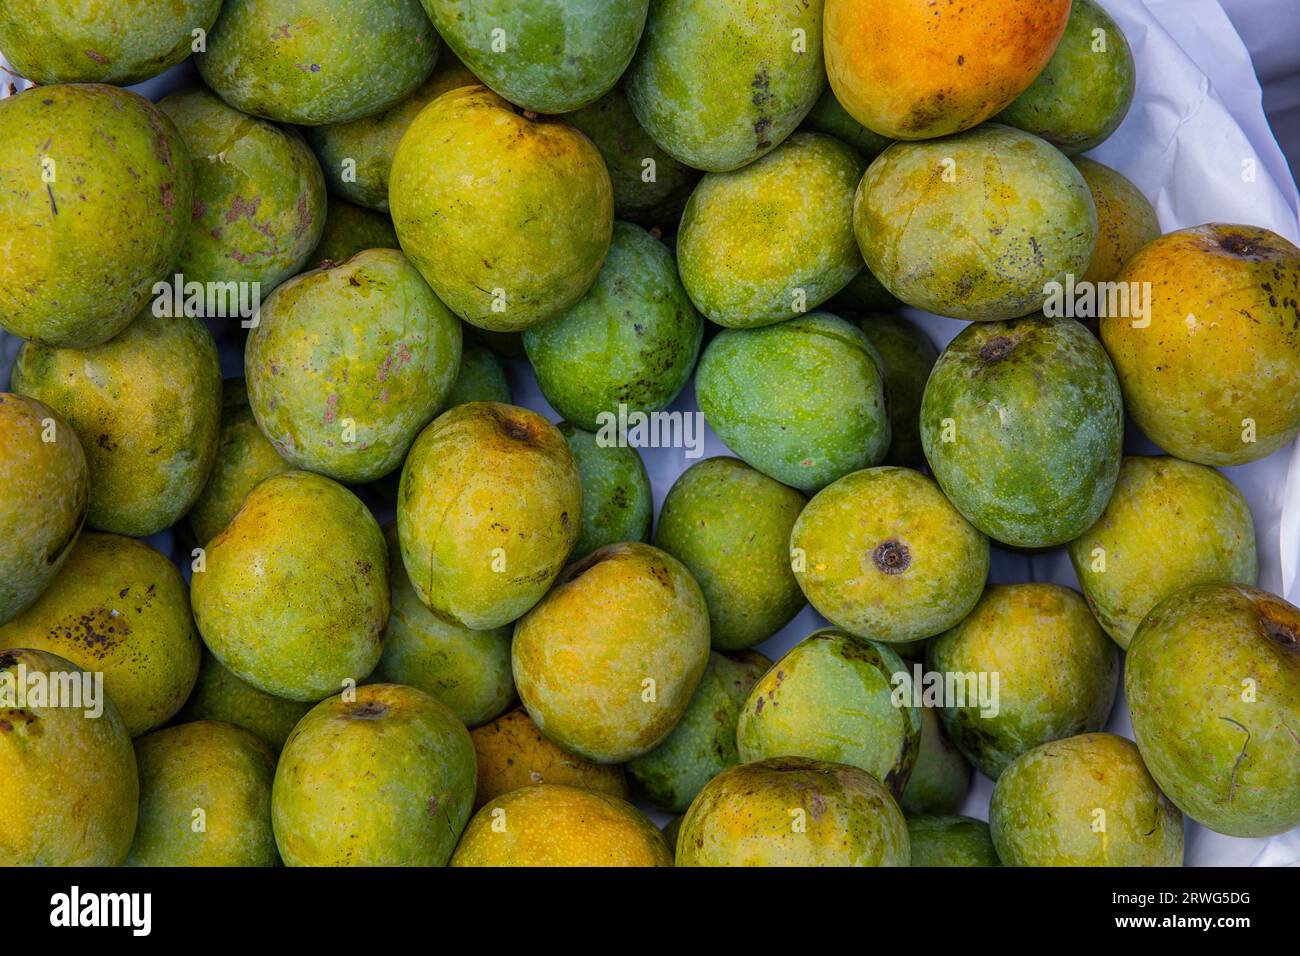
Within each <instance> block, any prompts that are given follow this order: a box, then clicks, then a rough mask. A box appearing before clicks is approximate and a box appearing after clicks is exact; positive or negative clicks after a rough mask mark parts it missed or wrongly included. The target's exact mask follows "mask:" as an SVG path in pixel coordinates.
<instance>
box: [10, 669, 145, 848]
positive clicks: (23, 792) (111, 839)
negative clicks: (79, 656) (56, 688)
mask: <svg viewBox="0 0 1300 956" xmlns="http://www.w3.org/2000/svg"><path fill="white" fill-rule="evenodd" d="M20 665H21V666H23V667H24V668H25V673H26V675H27V678H28V679H29V680H30V678H31V676H32V675H33V674H34V673H35V672H38V671H39V672H40V673H42V674H49V675H65V674H69V673H75V674H77V675H78V680H80V677H79V675H80V668H78V667H77V666H76V665H75V664H72V663H71V662H69V661H66V660H64V659H63V658H61V657H56V656H55V655H53V654H49V653H47V652H45V651H38V650H17V651H0V674H5V675H7V676H6V677H4V678H0V680H3V681H4V683H5V684H6V685H7V686H8V688H10V689H12V688H13V687H14V684H15V683H16V682H17V681H18V680H19V679H20V677H19V671H18V668H19V666H20ZM51 679H53V678H51ZM15 702H16V701H15ZM103 705H104V712H103V714H101V715H100V716H99V717H87V716H85V710H84V709H82V710H78V709H73V708H71V707H33V706H28V707H25V708H23V709H17V708H4V709H0V766H3V767H4V768H5V772H4V773H3V774H0V805H2V806H4V807H5V812H4V813H3V814H0V866H117V865H118V864H119V863H121V862H122V860H123V859H125V857H126V854H127V851H128V850H129V849H130V847H131V836H132V834H133V833H134V832H135V821H136V814H137V813H138V812H139V802H140V781H139V778H138V777H137V776H136V767H135V753H134V751H133V750H132V749H131V736H130V734H128V733H127V732H126V726H125V725H124V724H123V723H122V717H121V715H119V714H118V711H117V708H116V707H115V706H114V705H113V701H112V700H111V699H109V698H108V695H107V693H105V695H104V700H103Z"/></svg>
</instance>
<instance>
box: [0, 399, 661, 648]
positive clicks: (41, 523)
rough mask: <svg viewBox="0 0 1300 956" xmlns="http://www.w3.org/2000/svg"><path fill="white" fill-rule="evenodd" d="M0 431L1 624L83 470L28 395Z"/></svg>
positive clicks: (31, 585)
mask: <svg viewBox="0 0 1300 956" xmlns="http://www.w3.org/2000/svg"><path fill="white" fill-rule="evenodd" d="M46 422H50V423H51V425H50V427H51V429H52V430H51V431H48V432H47V430H46V425H45V423H46ZM47 434H48V435H50V436H52V437H53V439H54V440H53V441H48V442H47V441H45V440H44V436H46V435H47ZM0 435H3V436H4V441H3V442H0V625H3V624H4V623H5V622H6V621H10V620H12V619H13V618H14V617H15V616H16V615H17V614H19V613H20V612H21V611H24V610H26V609H27V608H28V607H31V605H32V602H33V601H35V600H36V599H37V598H38V597H39V596H40V594H41V592H42V591H44V590H45V589H46V588H47V587H49V586H50V583H51V582H53V581H54V579H55V577H56V575H58V573H59V569H60V568H61V567H63V562H64V561H66V560H67V557H68V554H69V553H70V552H71V551H72V546H73V544H74V543H75V542H76V540H77V535H78V534H80V533H81V525H82V522H83V521H84V520H85V518H86V504H87V501H88V500H89V471H88V469H87V467H86V453H85V452H84V451H82V448H81V440H80V439H78V438H77V433H76V432H74V431H73V430H72V428H71V427H69V425H68V424H67V422H65V421H64V420H63V419H62V418H60V417H59V415H57V414H56V413H55V412H54V410H53V409H51V408H49V407H48V406H46V405H43V404H41V403H40V402H38V401H36V400H35V399H31V398H26V397H24V396H22V395H15V394H13V393H12V392H0ZM647 530H649V528H647Z"/></svg>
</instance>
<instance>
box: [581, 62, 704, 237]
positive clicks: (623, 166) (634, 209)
mask: <svg viewBox="0 0 1300 956" xmlns="http://www.w3.org/2000/svg"><path fill="white" fill-rule="evenodd" d="M564 118H565V119H566V120H568V121H569V122H570V123H572V124H573V125H574V126H576V127H577V128H578V129H579V130H581V131H582V132H583V133H584V134H586V136H587V138H588V139H590V140H591V141H592V142H593V143H595V144H596V148H597V149H598V150H600V155H601V157H602V158H603V159H604V160H605V165H606V167H608V169H609V178H610V182H611V184H612V185H613V187H614V215H615V216H616V217H618V218H619V219H625V220H627V221H629V222H634V223H636V224H637V225H639V226H645V227H646V228H647V229H649V228H651V227H658V228H660V229H662V230H663V231H664V232H673V231H675V230H676V228H677V224H678V222H679V221H680V220H681V218H682V210H683V209H685V208H686V200H687V199H689V198H690V195H691V191H692V190H693V189H694V188H695V184H696V183H697V182H699V180H700V176H701V173H700V171H699V170H698V169H692V168H691V167H690V166H687V165H686V164H685V163H682V162H679V161H677V160H676V159H674V158H673V157H672V156H670V155H668V153H666V152H664V151H663V150H662V149H660V147H659V144H658V143H656V142H655V141H654V140H653V139H651V138H650V136H649V134H648V133H646V131H645V130H643V129H642V128H641V124H640V123H638V122H637V120H636V114H635V113H633V112H632V105H631V104H630V103H629V102H628V101H627V93H626V92H624V90H623V87H622V86H621V85H620V86H618V87H616V88H614V89H613V90H610V92H608V93H607V94H605V95H604V96H602V97H601V98H600V99H599V100H597V101H596V102H595V103H592V104H591V105H590V106H584V107H583V108H582V109H580V110H575V111H574V112H572V113H569V114H567V115H566V116H565V117H564ZM646 160H653V162H654V166H653V170H654V178H653V181H652V182H646V181H645V179H644V177H645V176H646V175H648V167H647V166H646Z"/></svg>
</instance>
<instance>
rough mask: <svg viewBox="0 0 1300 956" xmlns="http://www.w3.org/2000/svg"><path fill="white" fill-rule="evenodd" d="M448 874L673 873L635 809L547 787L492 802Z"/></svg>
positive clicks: (658, 837)
mask: <svg viewBox="0 0 1300 956" xmlns="http://www.w3.org/2000/svg"><path fill="white" fill-rule="evenodd" d="M451 865H452V866H535V867H552V866H600V867H606V866H617V867H623V866H672V865H673V855H672V853H671V852H670V851H669V849H668V845H667V844H666V843H665V842H664V838H663V835H662V834H661V833H660V832H659V830H658V829H657V828H656V827H655V825H654V824H653V823H651V822H650V820H649V819H648V818H647V817H646V816H645V815H644V814H643V813H642V812H641V811H640V810H638V809H637V808H636V807H634V806H632V804H630V803H628V802H626V801H624V800H620V799H618V798H617V797H612V796H610V795H609V794H605V793H597V792H595V791H592V790H580V789H578V788H577V787H566V786H564V785H562V784H555V783H547V784H539V785H537V786H532V787H524V788H522V789H520V790H512V791H510V792H509V793H506V794H503V795H501V796H499V797H496V798H495V799H494V800H492V801H491V802H489V803H488V804H487V805H486V806H484V807H483V809H481V810H479V811H478V812H477V813H476V814H474V819H472V820H470V822H469V826H467V827H466V828H465V835H464V836H463V837H462V838H461V841H460V846H458V847H456V854H455V855H454V856H453V857H452V858H451Z"/></svg>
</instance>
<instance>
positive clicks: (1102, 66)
mask: <svg viewBox="0 0 1300 956" xmlns="http://www.w3.org/2000/svg"><path fill="white" fill-rule="evenodd" d="M1098 30H1101V31H1102V36H1103V37H1104V39H1105V50H1098V49H1097V45H1098V40H1097V37H1096V36H1094V34H1095V32H1096V31H1098ZM1136 72H1137V71H1136V67H1135V65H1134V63H1133V51H1132V49H1131V48H1130V47H1129V45H1128V39H1127V38H1126V37H1125V36H1124V31H1123V30H1121V29H1120V26H1119V24H1118V23H1116V22H1115V21H1114V20H1113V19H1112V18H1111V16H1110V14H1109V13H1107V12H1106V11H1105V9H1104V8H1103V7H1102V6H1101V5H1100V4H1098V3H1096V2H1094V0H1074V2H1073V3H1072V4H1070V19H1069V22H1068V23H1067V24H1066V26H1065V34H1064V36H1062V37H1061V43H1060V45H1059V46H1058V47H1057V48H1056V52H1055V53H1053V54H1052V59H1051V60H1049V61H1048V63H1047V66H1046V67H1044V68H1043V72H1042V73H1039V74H1038V77H1037V78H1036V79H1035V80H1034V82H1033V83H1031V84H1030V86H1029V88H1028V89H1027V90H1025V92H1023V93H1021V94H1020V95H1019V96H1018V97H1016V99H1015V102H1013V103H1012V104H1011V105H1010V106H1008V107H1007V108H1006V109H1004V110H1003V111H1002V112H1001V113H999V114H998V116H997V120H998V122H999V123H1006V124H1007V125H1008V126H1016V127H1019V128H1020V129H1023V130H1025V131H1026V132H1029V133H1033V134H1034V135H1035V136H1041V137H1042V138H1043V139H1045V140H1047V141H1048V142H1049V143H1051V144H1052V145H1053V146H1055V147H1057V148H1058V149H1060V150H1061V151H1062V152H1064V153H1065V154H1066V155H1067V156H1073V155H1074V154H1075V153H1082V152H1084V151H1085V150H1089V149H1092V148H1093V147H1094V146H1099V145H1100V144H1101V143H1102V142H1104V141H1105V140H1106V139H1108V138H1109V137H1110V134H1111V133H1113V132H1115V130H1116V129H1117V128H1119V124H1120V123H1122V122H1123V121H1124V117H1125V116H1127V115H1128V110H1129V106H1130V105H1131V104H1132V103H1133V90H1134V87H1135V86H1136Z"/></svg>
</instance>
